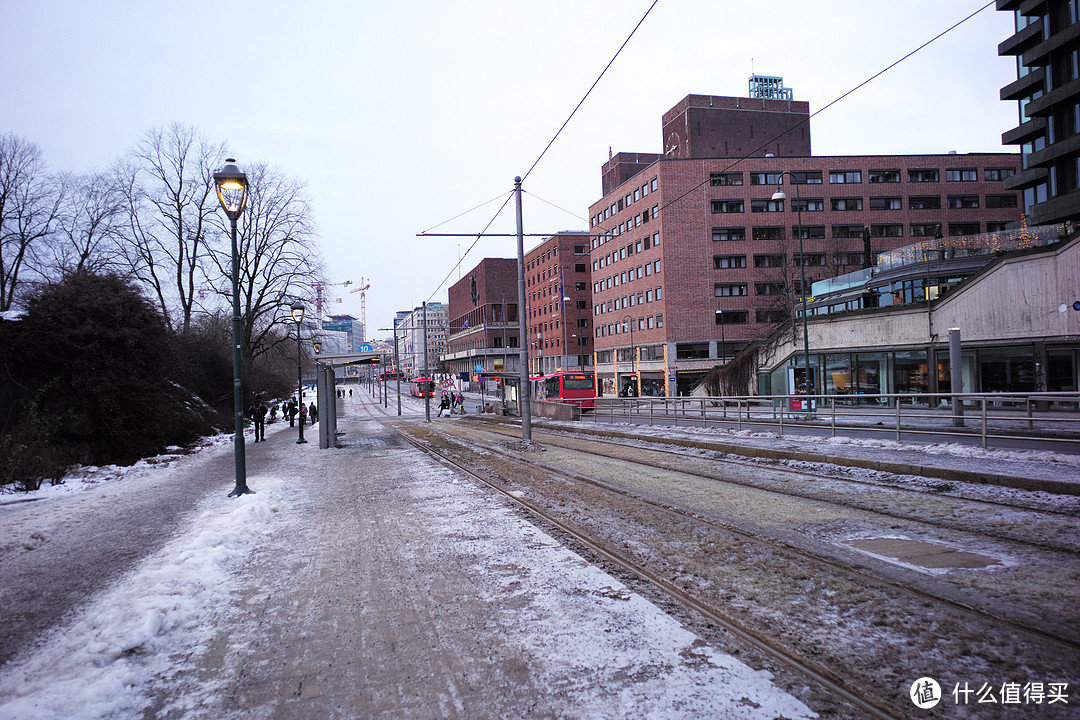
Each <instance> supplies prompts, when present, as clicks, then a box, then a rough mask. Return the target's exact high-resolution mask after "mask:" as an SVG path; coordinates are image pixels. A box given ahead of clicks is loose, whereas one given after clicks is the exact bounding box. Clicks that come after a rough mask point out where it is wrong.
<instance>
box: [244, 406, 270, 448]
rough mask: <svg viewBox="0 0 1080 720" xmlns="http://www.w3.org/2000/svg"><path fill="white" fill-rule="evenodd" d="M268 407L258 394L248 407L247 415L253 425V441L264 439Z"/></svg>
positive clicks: (262, 440) (263, 440)
mask: <svg viewBox="0 0 1080 720" xmlns="http://www.w3.org/2000/svg"><path fill="white" fill-rule="evenodd" d="M267 412H268V408H267V407H266V403H264V402H263V401H262V398H260V397H259V396H258V395H256V396H255V401H254V402H252V403H251V405H250V406H249V407H248V416H249V417H250V418H251V420H252V422H253V423H254V425H255V442H265V441H266V413H267Z"/></svg>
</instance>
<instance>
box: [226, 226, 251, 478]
mask: <svg viewBox="0 0 1080 720" xmlns="http://www.w3.org/2000/svg"><path fill="white" fill-rule="evenodd" d="M229 222H230V224H231V225H232V301H233V316H232V342H233V355H232V358H233V360H232V362H233V422H234V423H235V428H234V429H235V437H234V438H233V462H234V465H235V466H236V487H235V488H233V491H232V492H231V493H229V497H238V496H240V495H246V494H248V493H250V492H252V490H251V489H249V488H248V486H247V460H246V458H245V456H244V389H243V384H242V381H241V379H240V367H241V363H240V254H239V252H238V251H237V247H236V218H235V217H230V218H229Z"/></svg>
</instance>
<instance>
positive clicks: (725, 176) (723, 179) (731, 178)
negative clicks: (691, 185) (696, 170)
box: [709, 172, 743, 187]
mask: <svg viewBox="0 0 1080 720" xmlns="http://www.w3.org/2000/svg"><path fill="white" fill-rule="evenodd" d="M709 182H710V183H711V184H712V185H713V187H723V186H726V185H742V184H743V174H742V173H741V172H724V173H709Z"/></svg>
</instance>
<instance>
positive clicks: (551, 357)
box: [525, 231, 593, 375]
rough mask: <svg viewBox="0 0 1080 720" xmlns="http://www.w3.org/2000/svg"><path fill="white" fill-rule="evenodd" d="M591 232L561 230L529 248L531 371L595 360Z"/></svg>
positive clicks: (578, 366) (543, 371)
mask: <svg viewBox="0 0 1080 720" xmlns="http://www.w3.org/2000/svg"><path fill="white" fill-rule="evenodd" d="M589 252H590V243H589V234H588V233H582V232H572V231H567V232H561V233H558V234H557V235H555V236H553V237H550V238H548V239H547V240H545V241H543V242H542V243H540V244H539V245H537V246H536V247H535V248H533V249H532V250H530V251H529V252H527V253H526V254H525V298H526V302H527V303H528V307H527V318H528V329H529V363H530V367H529V373H530V374H531V375H546V374H548V373H551V372H554V371H556V370H570V369H575V370H584V369H586V368H588V367H591V366H592V350H593V347H592V346H593V341H592V339H591V338H592V325H593V324H592V288H591V284H592V283H591V277H592V272H591V269H590V263H589Z"/></svg>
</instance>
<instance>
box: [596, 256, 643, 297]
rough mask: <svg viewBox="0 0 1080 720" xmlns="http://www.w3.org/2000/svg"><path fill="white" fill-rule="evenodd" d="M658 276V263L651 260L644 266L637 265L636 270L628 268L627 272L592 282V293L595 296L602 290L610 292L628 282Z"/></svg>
mask: <svg viewBox="0 0 1080 720" xmlns="http://www.w3.org/2000/svg"><path fill="white" fill-rule="evenodd" d="M659 274H660V261H659V260H653V261H652V262H647V263H645V264H644V265H638V266H637V267H636V268H630V269H629V270H626V271H623V272H621V273H615V274H614V275H609V276H608V277H606V278H603V279H602V280H597V281H595V282H593V293H594V294H595V293H599V292H601V291H603V290H610V289H611V288H613V287H618V286H620V285H625V284H626V283H628V282H633V281H634V280H640V279H641V278H643V277H649V276H650V275H659Z"/></svg>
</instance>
